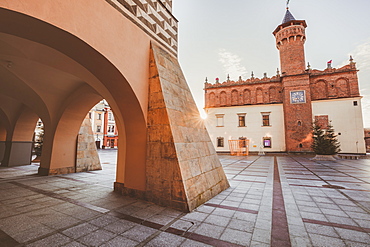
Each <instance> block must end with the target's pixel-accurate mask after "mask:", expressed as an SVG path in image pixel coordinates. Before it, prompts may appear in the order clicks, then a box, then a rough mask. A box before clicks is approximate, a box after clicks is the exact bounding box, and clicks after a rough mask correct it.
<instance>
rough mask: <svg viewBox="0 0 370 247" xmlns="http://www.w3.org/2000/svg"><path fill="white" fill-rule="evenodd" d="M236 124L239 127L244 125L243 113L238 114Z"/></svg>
mask: <svg viewBox="0 0 370 247" xmlns="http://www.w3.org/2000/svg"><path fill="white" fill-rule="evenodd" d="M238 124H239V125H238V126H239V127H245V113H239V114H238Z"/></svg>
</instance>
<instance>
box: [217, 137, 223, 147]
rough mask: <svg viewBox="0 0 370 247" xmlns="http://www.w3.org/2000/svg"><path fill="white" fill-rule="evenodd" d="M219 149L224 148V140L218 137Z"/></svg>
mask: <svg viewBox="0 0 370 247" xmlns="http://www.w3.org/2000/svg"><path fill="white" fill-rule="evenodd" d="M217 147H224V138H223V137H217Z"/></svg>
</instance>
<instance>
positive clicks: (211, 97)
mask: <svg viewBox="0 0 370 247" xmlns="http://www.w3.org/2000/svg"><path fill="white" fill-rule="evenodd" d="M215 97H216V96H215V93H213V92H212V93H210V94H209V106H215V105H216V104H215Z"/></svg>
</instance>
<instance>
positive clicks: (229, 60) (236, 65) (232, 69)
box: [218, 49, 247, 80]
mask: <svg viewBox="0 0 370 247" xmlns="http://www.w3.org/2000/svg"><path fill="white" fill-rule="evenodd" d="M218 56H219V57H220V58H219V61H220V62H221V64H222V66H223V69H224V73H225V75H227V74H229V75H230V80H238V78H239V76H242V77H243V78H246V76H247V69H246V68H245V67H244V66H243V65H242V64H241V61H242V59H241V58H240V57H239V56H238V55H236V54H233V53H231V52H229V51H226V50H225V49H220V50H219V52H218Z"/></svg>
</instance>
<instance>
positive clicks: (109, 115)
mask: <svg viewBox="0 0 370 247" xmlns="http://www.w3.org/2000/svg"><path fill="white" fill-rule="evenodd" d="M108 120H109V121H112V120H113V119H112V113H111V112H109V113H108Z"/></svg>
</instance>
